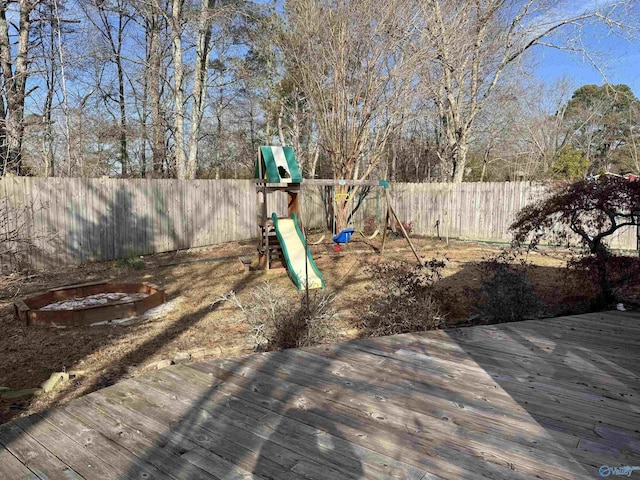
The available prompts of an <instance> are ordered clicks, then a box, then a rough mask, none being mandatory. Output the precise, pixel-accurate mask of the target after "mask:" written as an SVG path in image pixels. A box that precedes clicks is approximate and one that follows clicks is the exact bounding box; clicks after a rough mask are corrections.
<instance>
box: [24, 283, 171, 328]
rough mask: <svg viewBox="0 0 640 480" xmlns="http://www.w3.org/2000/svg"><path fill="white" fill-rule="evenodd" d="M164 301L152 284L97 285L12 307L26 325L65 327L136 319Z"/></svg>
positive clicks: (69, 288)
mask: <svg viewBox="0 0 640 480" xmlns="http://www.w3.org/2000/svg"><path fill="white" fill-rule="evenodd" d="M164 301H165V296H164V290H163V289H161V288H160V287H158V286H156V285H153V284H151V283H112V282H97V283H84V284H81V285H70V286H66V287H61V288H55V289H53V290H49V291H48V292H46V293H43V294H41V295H36V296H34V297H30V298H25V299H22V300H18V301H16V302H15V303H14V307H15V313H16V317H18V319H20V320H23V321H24V322H26V324H27V325H34V324H39V325H49V326H54V327H67V326H82V325H91V324H94V323H98V322H105V321H109V320H119V319H123V318H130V317H136V316H138V315H142V314H143V313H144V312H146V311H147V310H149V309H151V308H154V307H157V306H158V305H161V304H163V303H164Z"/></svg>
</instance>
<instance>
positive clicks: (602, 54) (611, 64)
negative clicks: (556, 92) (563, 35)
mask: <svg viewBox="0 0 640 480" xmlns="http://www.w3.org/2000/svg"><path fill="white" fill-rule="evenodd" d="M584 34H585V35H584V37H583V40H584V43H585V45H586V46H587V47H588V48H589V50H590V51H592V52H595V53H594V55H595V58H594V61H595V63H596V64H597V65H598V68H600V69H601V70H602V71H603V73H604V74H605V76H606V81H607V82H609V83H610V84H613V85H617V84H626V85H628V86H629V87H630V88H631V90H632V91H633V92H634V94H635V95H636V97H638V98H640V38H635V39H631V40H629V39H626V38H622V37H620V36H617V35H614V34H611V33H610V32H608V31H606V30H605V29H602V28H595V27H594V28H592V29H591V30H589V31H585V32H584ZM535 64H536V67H535V73H536V74H537V75H538V76H539V77H540V78H542V79H543V80H545V82H547V83H548V84H553V83H554V82H557V81H558V80H560V79H563V78H566V79H568V80H570V82H571V84H572V86H574V87H575V88H578V87H580V86H582V85H588V84H595V85H602V84H603V83H604V81H605V80H604V79H603V76H602V73H600V72H599V71H598V68H596V67H594V65H593V63H592V62H591V61H589V60H588V59H586V58H585V57H584V56H582V55H580V54H578V53H568V52H565V51H562V50H558V49H555V48H548V47H538V50H537V51H536V52H535Z"/></svg>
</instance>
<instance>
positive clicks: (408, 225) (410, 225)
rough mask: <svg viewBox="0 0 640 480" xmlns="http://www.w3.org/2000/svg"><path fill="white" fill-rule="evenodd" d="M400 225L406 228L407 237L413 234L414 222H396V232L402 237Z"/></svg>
mask: <svg viewBox="0 0 640 480" xmlns="http://www.w3.org/2000/svg"><path fill="white" fill-rule="evenodd" d="M400 223H402V226H403V227H404V231H405V232H407V235H410V234H411V231H412V230H413V222H398V221H396V222H395V230H396V234H397V235H400V236H402V229H401V228H400Z"/></svg>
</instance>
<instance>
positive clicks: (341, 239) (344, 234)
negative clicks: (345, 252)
mask: <svg viewBox="0 0 640 480" xmlns="http://www.w3.org/2000/svg"><path fill="white" fill-rule="evenodd" d="M353 232H354V229H353V228H345V229H344V230H342V231H341V232H340V233H339V234H338V235H334V237H333V241H334V242H335V243H338V244H340V243H349V240H351V235H353Z"/></svg>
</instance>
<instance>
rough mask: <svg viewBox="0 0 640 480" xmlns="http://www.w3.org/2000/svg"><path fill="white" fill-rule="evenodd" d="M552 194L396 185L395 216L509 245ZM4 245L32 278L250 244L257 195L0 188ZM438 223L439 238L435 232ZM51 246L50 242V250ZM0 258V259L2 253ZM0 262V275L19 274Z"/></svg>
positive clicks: (318, 218)
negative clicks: (52, 270) (514, 229)
mask: <svg viewBox="0 0 640 480" xmlns="http://www.w3.org/2000/svg"><path fill="white" fill-rule="evenodd" d="M329 190H330V188H329V189H328V190H327V189H326V187H324V186H318V185H310V186H306V187H304V189H303V191H302V197H301V210H302V212H301V214H302V215H301V218H302V219H303V221H304V223H305V227H307V228H309V227H310V228H326V209H327V202H331V201H332V199H331V198H330V197H331V194H330V193H329V194H328V195H327V191H329ZM547 192H548V187H546V186H545V185H541V184H532V183H528V182H506V183H475V184H473V183H464V184H460V185H452V184H394V185H392V188H391V195H392V201H393V207H394V208H395V210H396V212H397V214H398V217H399V218H400V219H402V220H403V221H405V222H407V223H409V222H411V223H413V232H414V233H416V234H420V235H430V236H435V235H436V232H437V231H439V233H440V236H441V237H443V238H444V237H449V238H456V237H457V238H463V239H475V240H489V241H504V242H506V241H509V240H510V238H511V237H510V234H509V232H508V227H509V224H510V223H511V222H512V221H513V220H514V219H515V216H516V213H517V212H518V211H519V210H520V209H521V208H522V207H524V206H525V205H527V204H529V203H531V202H533V201H535V200H537V199H539V198H541V197H542V196H544V195H546V193H547ZM0 195H1V196H2V203H1V205H3V208H2V210H0V215H2V218H0V241H2V242H3V248H2V250H5V249H6V248H7V247H13V248H16V245H15V244H12V243H11V242H8V241H7V234H8V230H11V229H15V228H17V227H20V228H21V232H22V234H23V235H25V236H26V237H28V238H30V240H31V242H32V243H33V247H30V248H28V249H26V251H24V252H23V253H24V255H23V256H22V260H24V259H26V258H28V259H30V261H31V266H32V267H34V268H43V267H55V266H57V265H67V264H74V263H78V262H86V261H94V260H112V259H115V258H120V257H123V256H129V255H141V254H149V253H154V252H165V251H171V250H175V249H181V248H192V247H202V246H207V245H214V244H217V243H222V242H226V241H233V240H248V239H251V238H255V237H256V235H257V231H258V229H257V228H256V224H255V218H256V202H255V186H254V184H253V183H252V181H251V180H194V181H184V180H156V179H131V180H121V179H108V178H99V179H64V178H26V177H25V178H22V177H8V178H3V179H0ZM381 198H382V197H381V196H380V189H379V188H372V189H371V190H370V192H369V195H368V196H367V197H366V198H365V200H364V201H363V204H362V206H361V210H360V211H359V212H356V214H355V215H354V221H353V225H352V226H354V227H355V228H357V229H361V228H362V227H363V225H364V222H365V221H366V220H367V218H375V219H376V223H379V222H380V221H381V220H382V218H384V215H385V213H386V211H385V204H384V201H383V200H382V199H381ZM268 202H269V205H268V208H269V212H268V213H269V214H271V212H277V213H278V215H281V216H283V215H286V213H287V197H286V194H284V193H282V192H276V193H274V194H271V195H269V197H268ZM436 223H438V224H439V228H438V229H436ZM636 235H637V228H636V227H629V228H626V229H624V230H621V231H620V232H619V233H617V234H616V235H615V236H614V238H613V239H612V241H611V246H612V247H613V248H617V249H626V250H635V249H636V247H637V238H636ZM52 239H55V241H52ZM2 250H0V252H1V251H2ZM20 260H21V259H20V257H18V258H14V256H11V255H1V258H0V265H1V268H2V271H8V270H11V269H13V268H16V267H18V266H19V265H17V264H16V261H20Z"/></svg>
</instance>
